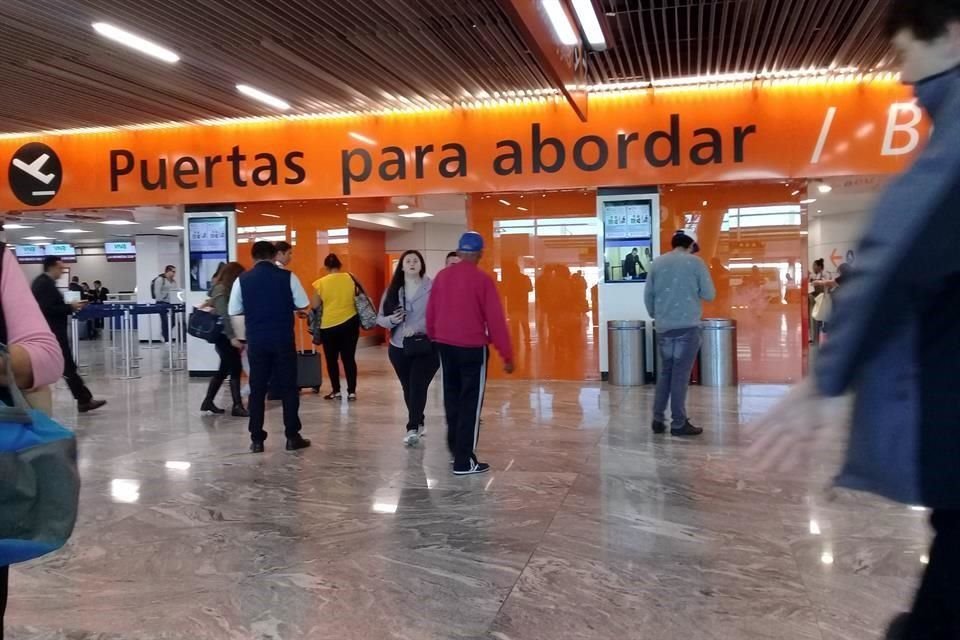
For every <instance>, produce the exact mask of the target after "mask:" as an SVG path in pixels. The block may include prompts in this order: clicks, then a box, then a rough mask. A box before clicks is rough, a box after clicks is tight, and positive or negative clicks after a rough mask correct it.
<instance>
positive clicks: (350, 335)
mask: <svg viewBox="0 0 960 640" xmlns="http://www.w3.org/2000/svg"><path fill="white" fill-rule="evenodd" d="M320 340H321V342H323V356H324V359H325V360H326V361H327V375H328V376H329V377H330V384H331V385H333V392H334V393H340V363H339V362H338V360H342V361H343V372H344V374H346V376H347V393H356V392H357V341H358V340H360V316H353V317H352V318H350V319H349V320H347V321H346V322H344V323H343V324H338V325H337V326H335V327H330V328H329V329H321V330H320Z"/></svg>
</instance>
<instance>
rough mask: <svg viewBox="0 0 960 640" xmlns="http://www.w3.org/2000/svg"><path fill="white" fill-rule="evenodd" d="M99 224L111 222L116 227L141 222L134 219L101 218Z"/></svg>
mask: <svg viewBox="0 0 960 640" xmlns="http://www.w3.org/2000/svg"><path fill="white" fill-rule="evenodd" d="M99 224H110V225H113V226H116V227H124V226H129V225H131V224H140V223H139V222H134V221H132V220H101V221H100V223H99Z"/></svg>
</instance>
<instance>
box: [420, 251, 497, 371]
mask: <svg viewBox="0 0 960 640" xmlns="http://www.w3.org/2000/svg"><path fill="white" fill-rule="evenodd" d="M427 335H428V336H430V339H431V340H433V341H434V342H439V343H440V344H447V345H451V346H454V347H485V346H487V345H488V344H490V343H491V342H492V343H493V346H494V347H496V348H497V351H498V352H499V353H500V357H501V358H503V361H504V362H505V363H512V362H513V346H512V345H511V344H510V332H509V331H508V329H507V320H506V318H505V317H504V314H503V305H502V304H501V303H500V297H499V295H497V286H496V285H495V284H494V283H493V279H492V278H491V277H490V276H488V275H487V274H486V273H484V272H483V271H481V270H480V269H478V268H477V266H476V265H475V264H473V263H470V262H467V261H466V260H464V261H463V262H458V263H457V264H453V265H450V266H449V267H447V268H446V269H444V270H442V271H441V272H440V273H438V274H437V277H436V279H435V280H434V281H433V289H432V290H431V291H430V300H429V302H428V303H427Z"/></svg>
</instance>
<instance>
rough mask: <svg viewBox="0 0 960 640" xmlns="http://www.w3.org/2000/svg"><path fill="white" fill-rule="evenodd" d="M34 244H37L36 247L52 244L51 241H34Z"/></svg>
mask: <svg viewBox="0 0 960 640" xmlns="http://www.w3.org/2000/svg"><path fill="white" fill-rule="evenodd" d="M33 246H35V247H49V246H50V243H49V242H34V243H33Z"/></svg>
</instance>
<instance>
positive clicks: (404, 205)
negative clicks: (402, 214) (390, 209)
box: [397, 204, 410, 211]
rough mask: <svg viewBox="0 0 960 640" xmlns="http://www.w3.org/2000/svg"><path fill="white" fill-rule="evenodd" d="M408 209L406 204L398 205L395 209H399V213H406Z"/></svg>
mask: <svg viewBox="0 0 960 640" xmlns="http://www.w3.org/2000/svg"><path fill="white" fill-rule="evenodd" d="M409 208H410V205H408V204H398V205H397V209H400V211H406V210H407V209H409Z"/></svg>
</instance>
